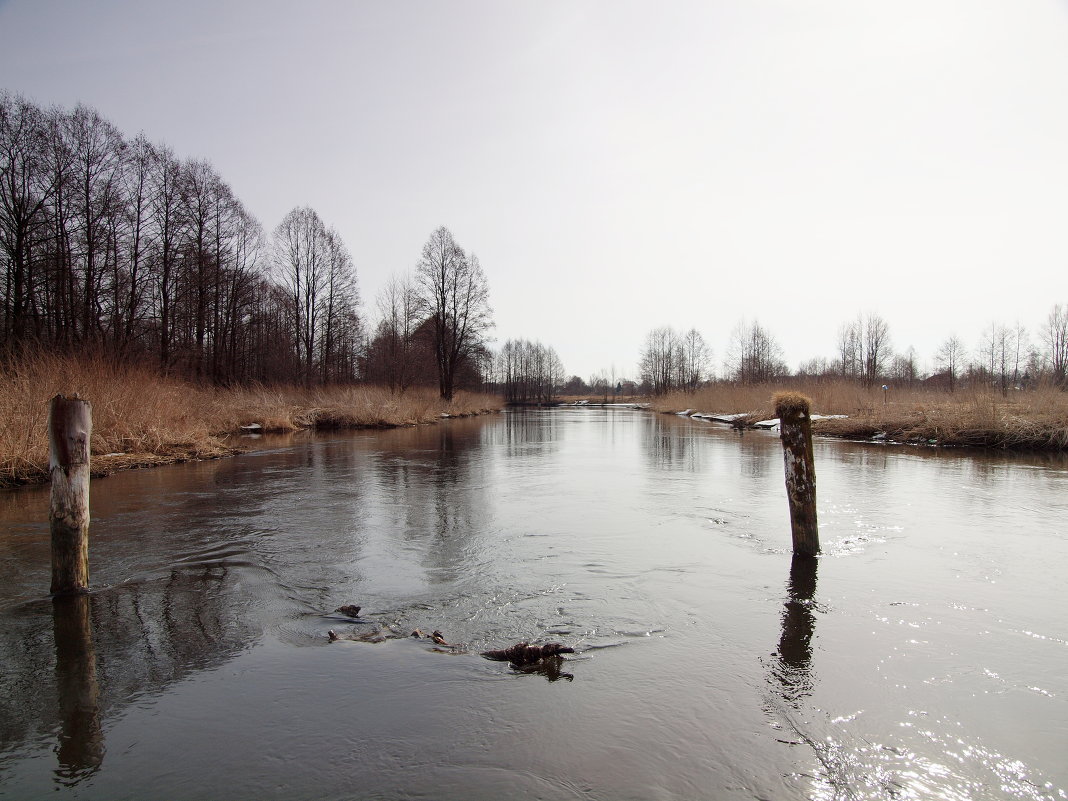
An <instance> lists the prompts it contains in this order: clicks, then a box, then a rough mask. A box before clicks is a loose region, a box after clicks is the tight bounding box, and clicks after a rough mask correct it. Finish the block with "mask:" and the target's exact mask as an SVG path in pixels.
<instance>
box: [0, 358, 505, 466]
mask: <svg viewBox="0 0 1068 801" xmlns="http://www.w3.org/2000/svg"><path fill="white" fill-rule="evenodd" d="M75 392H76V393H78V394H79V395H81V397H83V398H87V399H89V400H90V401H91V402H92V405H93V437H92V443H91V452H92V458H93V471H94V473H95V474H98V475H99V474H102V473H108V472H112V471H113V470H117V469H123V468H130V467H142V466H148V465H154V464H166V463H172V462H176V461H184V460H189V459H208V458H214V457H218V456H224V455H228V454H232V453H235V452H237V450H238V449H237V448H235V447H234V445H233V444H232V443H230V442H229V439H228V435H230V434H234V433H238V432H240V431H241V427H242V426H253V425H254V426H258V427H259V429H260V430H263V431H293V430H297V429H302V428H360V427H387V426H403V425H415V424H420V423H431V422H435V421H437V420H440V419H441V417H442V416H445V415H448V416H461V415H467V414H478V413H480V412H485V411H490V410H495V409H497V408H499V407H500V404H499V402H498V400H497V399H496V398H494V397H491V396H487V395H478V394H472V393H463V392H457V393H456V396H455V398H454V399H453V400H452V401H451V402H448V403H446V402H443V401H441V400H440V399H439V397H438V392H437V390H436V389H435V388H430V387H427V388H417V389H415V388H413V389H410V390H409V391H407V392H405V393H403V394H394V393H391V392H390V391H389V390H387V389H382V388H379V387H370V386H338V387H329V386H327V387H315V388H310V389H309V388H299V387H252V388H236V389H220V388H213V387H204V386H197V385H195V384H192V383H189V382H187V381H183V380H179V379H175V378H166V377H161V376H159V375H158V373H157V372H156V371H155V370H153V369H149V368H145V367H139V366H131V365H124V364H121V363H117V362H115V361H113V360H110V359H107V358H103V357H97V358H81V359H76V358H68V357H62V356H57V355H54V354H49V353H39V354H36V355H34V356H33V357H30V358H22V359H19V360H16V361H14V362H12V363H11V364H9V365H8V366H6V367H4V368H0V408H2V409H3V410H4V414H3V416H2V417H0V486H13V485H15V484H20V483H27V482H33V481H41V480H44V479H45V478H46V477H47V472H46V471H47V463H48V445H47V437H46V427H47V422H48V420H47V418H48V401H49V399H50V398H51V397H52V396H54V395H56V394H60V393H63V394H70V393H75Z"/></svg>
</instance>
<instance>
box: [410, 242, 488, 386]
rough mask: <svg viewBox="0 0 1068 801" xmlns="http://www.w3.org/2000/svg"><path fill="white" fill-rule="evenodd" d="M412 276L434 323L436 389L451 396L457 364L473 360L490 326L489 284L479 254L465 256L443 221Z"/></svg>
mask: <svg viewBox="0 0 1068 801" xmlns="http://www.w3.org/2000/svg"><path fill="white" fill-rule="evenodd" d="M416 279H417V282H418V288H419V295H420V298H421V300H422V302H423V306H424V309H425V311H426V313H427V314H429V316H430V320H431V322H432V325H433V345H434V355H435V359H436V361H437V368H438V389H439V391H440V393H441V397H442V398H443V399H444V400H452V396H453V392H454V390H455V383H456V377H457V375H458V373H459V371H460V369H461V368H462V367H464V366H465V365H469V364H471V363H473V362H475V361H476V360H477V359H478V357H479V353H480V351H482V350H484V349H485V344H486V340H487V337H488V335H489V329H490V327H491V326H492V325H493V321H492V318H491V310H490V307H489V284H488V283H487V281H486V276H485V275H484V274H483V272H482V267H481V265H480V264H479V262H478V258H477V257H476V256H474V254H472V255H470V256H468V255H467V253H465V252H464V250H463V248H461V247H460V246H459V245H458V244H457V243H456V240H455V239H453V236H452V232H451V231H449V229H448V228H446V227H445V226H442V227H440V228H438V229H437V230H436V231H434V232H433V233H432V234H431V235H430V238H429V239H428V240H427V241H426V244H425V245H423V251H422V256H421V258H420V260H419V263H418V265H417V266H416Z"/></svg>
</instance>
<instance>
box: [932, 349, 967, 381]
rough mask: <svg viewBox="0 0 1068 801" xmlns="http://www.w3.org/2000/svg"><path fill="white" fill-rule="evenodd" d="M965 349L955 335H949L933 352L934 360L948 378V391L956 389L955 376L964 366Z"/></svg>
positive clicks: (956, 376)
mask: <svg viewBox="0 0 1068 801" xmlns="http://www.w3.org/2000/svg"><path fill="white" fill-rule="evenodd" d="M964 358H965V350H964V343H963V342H961V341H960V338H959V337H957V336H956V335H953V336H951V337H950V338H949V339H947V340H946V341H945V342H943V343H942V345H941V346H940V347H939V348H938V352H937V353H936V354H935V362H936V363H937V364H938V366H939V367H941V368H942V370H943V372H945V374H946V376H947V378H948V379H949V391H950V392H953V391H954V390H955V389H956V385H957V378H958V376H959V375H960V370H961V368H962V367H963V366H964Z"/></svg>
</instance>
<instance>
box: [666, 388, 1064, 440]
mask: <svg viewBox="0 0 1068 801" xmlns="http://www.w3.org/2000/svg"><path fill="white" fill-rule="evenodd" d="M777 389H780V388H779V387H774V386H731V385H726V384H724V385H714V386H711V387H707V388H704V389H701V390H699V391H698V392H696V393H692V394H691V393H677V394H674V395H666V396H664V397H663V398H659V399H657V400H656V401H655V402H654V404H653V408H655V409H657V410H658V411H663V412H676V411H682V410H685V409H693V410H695V411H701V412H708V413H711V414H717V413H719V414H732V413H734V414H736V413H745V415H746V417H745V418H744V420H745V421H746V422H756V421H758V420H765V419H769V418H772V417H774V416H775V408H774V403H773V400H772V396H773V395H774V394H775V391H776V390H777ZM789 389H791V390H797V391H800V392H804V393H805V394H806V395H808V396H809V397H810V398H811V399H812V411H813V413H815V414H823V415H830V414H844V415H848V417H847V418H846V419H840V420H817V421H815V422H814V424H813V430H814V431H815V432H816V433H819V434H827V435H831V436H839V437H848V438H853V439H867V438H871V437H873V436H876V435H885V436H886V438H887V439H891V440H895V441H899V442H925V443H937V444H939V445H964V446H975V447H997V448H1018V449H1029V448H1033V449H1040V450H1063V449H1065V448H1068V393H1065V392H1063V391H1062V390H1059V389H1056V388H1053V387H1042V388H1038V389H1032V390H1024V391H1016V392H1010V393H1009V395H1007V396H1003V395H1002V394H1001V393H1000V392H998V391H996V390H992V389H991V390H988V389H974V388H973V389H967V390H958V391H957V392H953V393H947V392H944V391H941V390H925V389H914V390H898V389H891V390H890V391H889V392H887V393H885V396H884V393H883V391H882V389H880V388H874V389H865V388H864V387H862V386H860V385H858V384H855V383H853V382H848V381H837V382H812V383H809V384H806V383H797V385H796V386H790V387H789Z"/></svg>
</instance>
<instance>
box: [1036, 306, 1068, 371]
mask: <svg viewBox="0 0 1068 801" xmlns="http://www.w3.org/2000/svg"><path fill="white" fill-rule="evenodd" d="M1040 335H1041V338H1042V342H1043V344H1044V345H1045V346H1046V359H1047V360H1048V362H1049V369H1050V373H1051V378H1052V379H1053V382H1054V383H1055V384H1057V386H1061V387H1063V386H1064V384H1065V378H1066V376H1068V309H1066V308H1065V307H1064V306H1062V305H1061V304H1059V303H1058V304H1056V305H1055V306H1054V307H1053V308H1052V309H1050V312H1049V315H1048V316H1047V317H1046V321H1045V323H1044V324H1043V326H1042V330H1041V334H1040Z"/></svg>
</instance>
